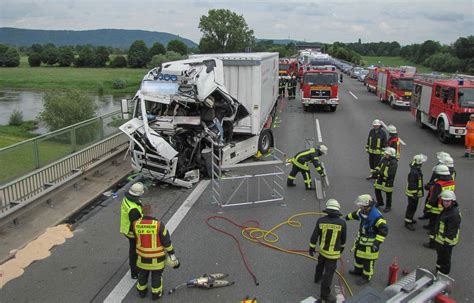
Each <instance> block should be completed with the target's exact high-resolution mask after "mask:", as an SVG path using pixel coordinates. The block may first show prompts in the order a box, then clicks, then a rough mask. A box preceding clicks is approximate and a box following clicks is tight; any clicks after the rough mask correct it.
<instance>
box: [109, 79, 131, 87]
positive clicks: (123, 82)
mask: <svg viewBox="0 0 474 303" xmlns="http://www.w3.org/2000/svg"><path fill="white" fill-rule="evenodd" d="M126 87H127V80H125V79H115V80H113V81H112V88H113V89H122V88H126Z"/></svg>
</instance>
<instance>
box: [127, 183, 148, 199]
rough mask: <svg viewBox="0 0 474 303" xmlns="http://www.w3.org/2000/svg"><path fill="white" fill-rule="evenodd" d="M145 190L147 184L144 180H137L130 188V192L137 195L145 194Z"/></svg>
mask: <svg viewBox="0 0 474 303" xmlns="http://www.w3.org/2000/svg"><path fill="white" fill-rule="evenodd" d="M144 192H145V186H143V183H142V182H137V183H135V184H133V185H132V186H131V187H130V189H129V190H128V193H129V194H130V195H132V196H135V197H140V196H141V195H143V193H144Z"/></svg>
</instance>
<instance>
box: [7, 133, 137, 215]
mask: <svg viewBox="0 0 474 303" xmlns="http://www.w3.org/2000/svg"><path fill="white" fill-rule="evenodd" d="M128 142H129V141H128V137H127V136H126V135H125V134H123V133H117V134H114V135H112V136H110V137H108V138H106V139H103V140H102V141H100V142H97V143H95V144H93V145H91V146H88V147H86V148H84V149H82V150H80V151H78V152H75V153H73V154H71V155H69V156H67V157H64V158H62V159H60V160H58V161H56V162H54V163H51V164H49V165H46V166H45V167H43V168H40V169H38V170H35V171H34V172H31V173H29V174H27V175H25V176H22V177H20V178H18V179H16V180H14V181H11V182H9V183H7V184H5V185H2V186H1V187H0V219H1V218H4V217H6V216H7V215H9V214H11V213H13V212H15V211H17V210H18V209H20V208H22V207H24V206H26V205H28V204H29V203H30V202H32V201H34V200H35V199H36V198H38V196H40V195H43V194H45V193H47V192H49V191H51V190H53V189H55V188H57V187H59V186H60V185H62V184H64V183H65V182H67V181H69V180H70V179H72V178H74V177H76V176H77V175H80V174H82V173H83V172H84V171H86V170H88V169H90V168H91V167H94V166H95V165H97V164H98V163H101V162H103V160H106V159H108V158H110V157H111V156H113V155H116V154H118V153H119V152H122V151H123V150H125V149H126V148H127V147H128Z"/></svg>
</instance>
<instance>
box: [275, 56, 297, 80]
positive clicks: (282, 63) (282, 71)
mask: <svg viewBox="0 0 474 303" xmlns="http://www.w3.org/2000/svg"><path fill="white" fill-rule="evenodd" d="M297 73H298V61H297V60H296V59H288V58H281V59H280V60H279V61H278V75H279V76H288V77H291V76H293V75H296V74H297Z"/></svg>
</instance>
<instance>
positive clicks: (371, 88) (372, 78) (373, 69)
mask: <svg viewBox="0 0 474 303" xmlns="http://www.w3.org/2000/svg"><path fill="white" fill-rule="evenodd" d="M367 69H368V70H369V73H368V74H367V77H366V79H365V81H366V82H367V91H368V92H374V93H377V80H378V76H379V73H378V67H377V66H369V67H368V68H367Z"/></svg>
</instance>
